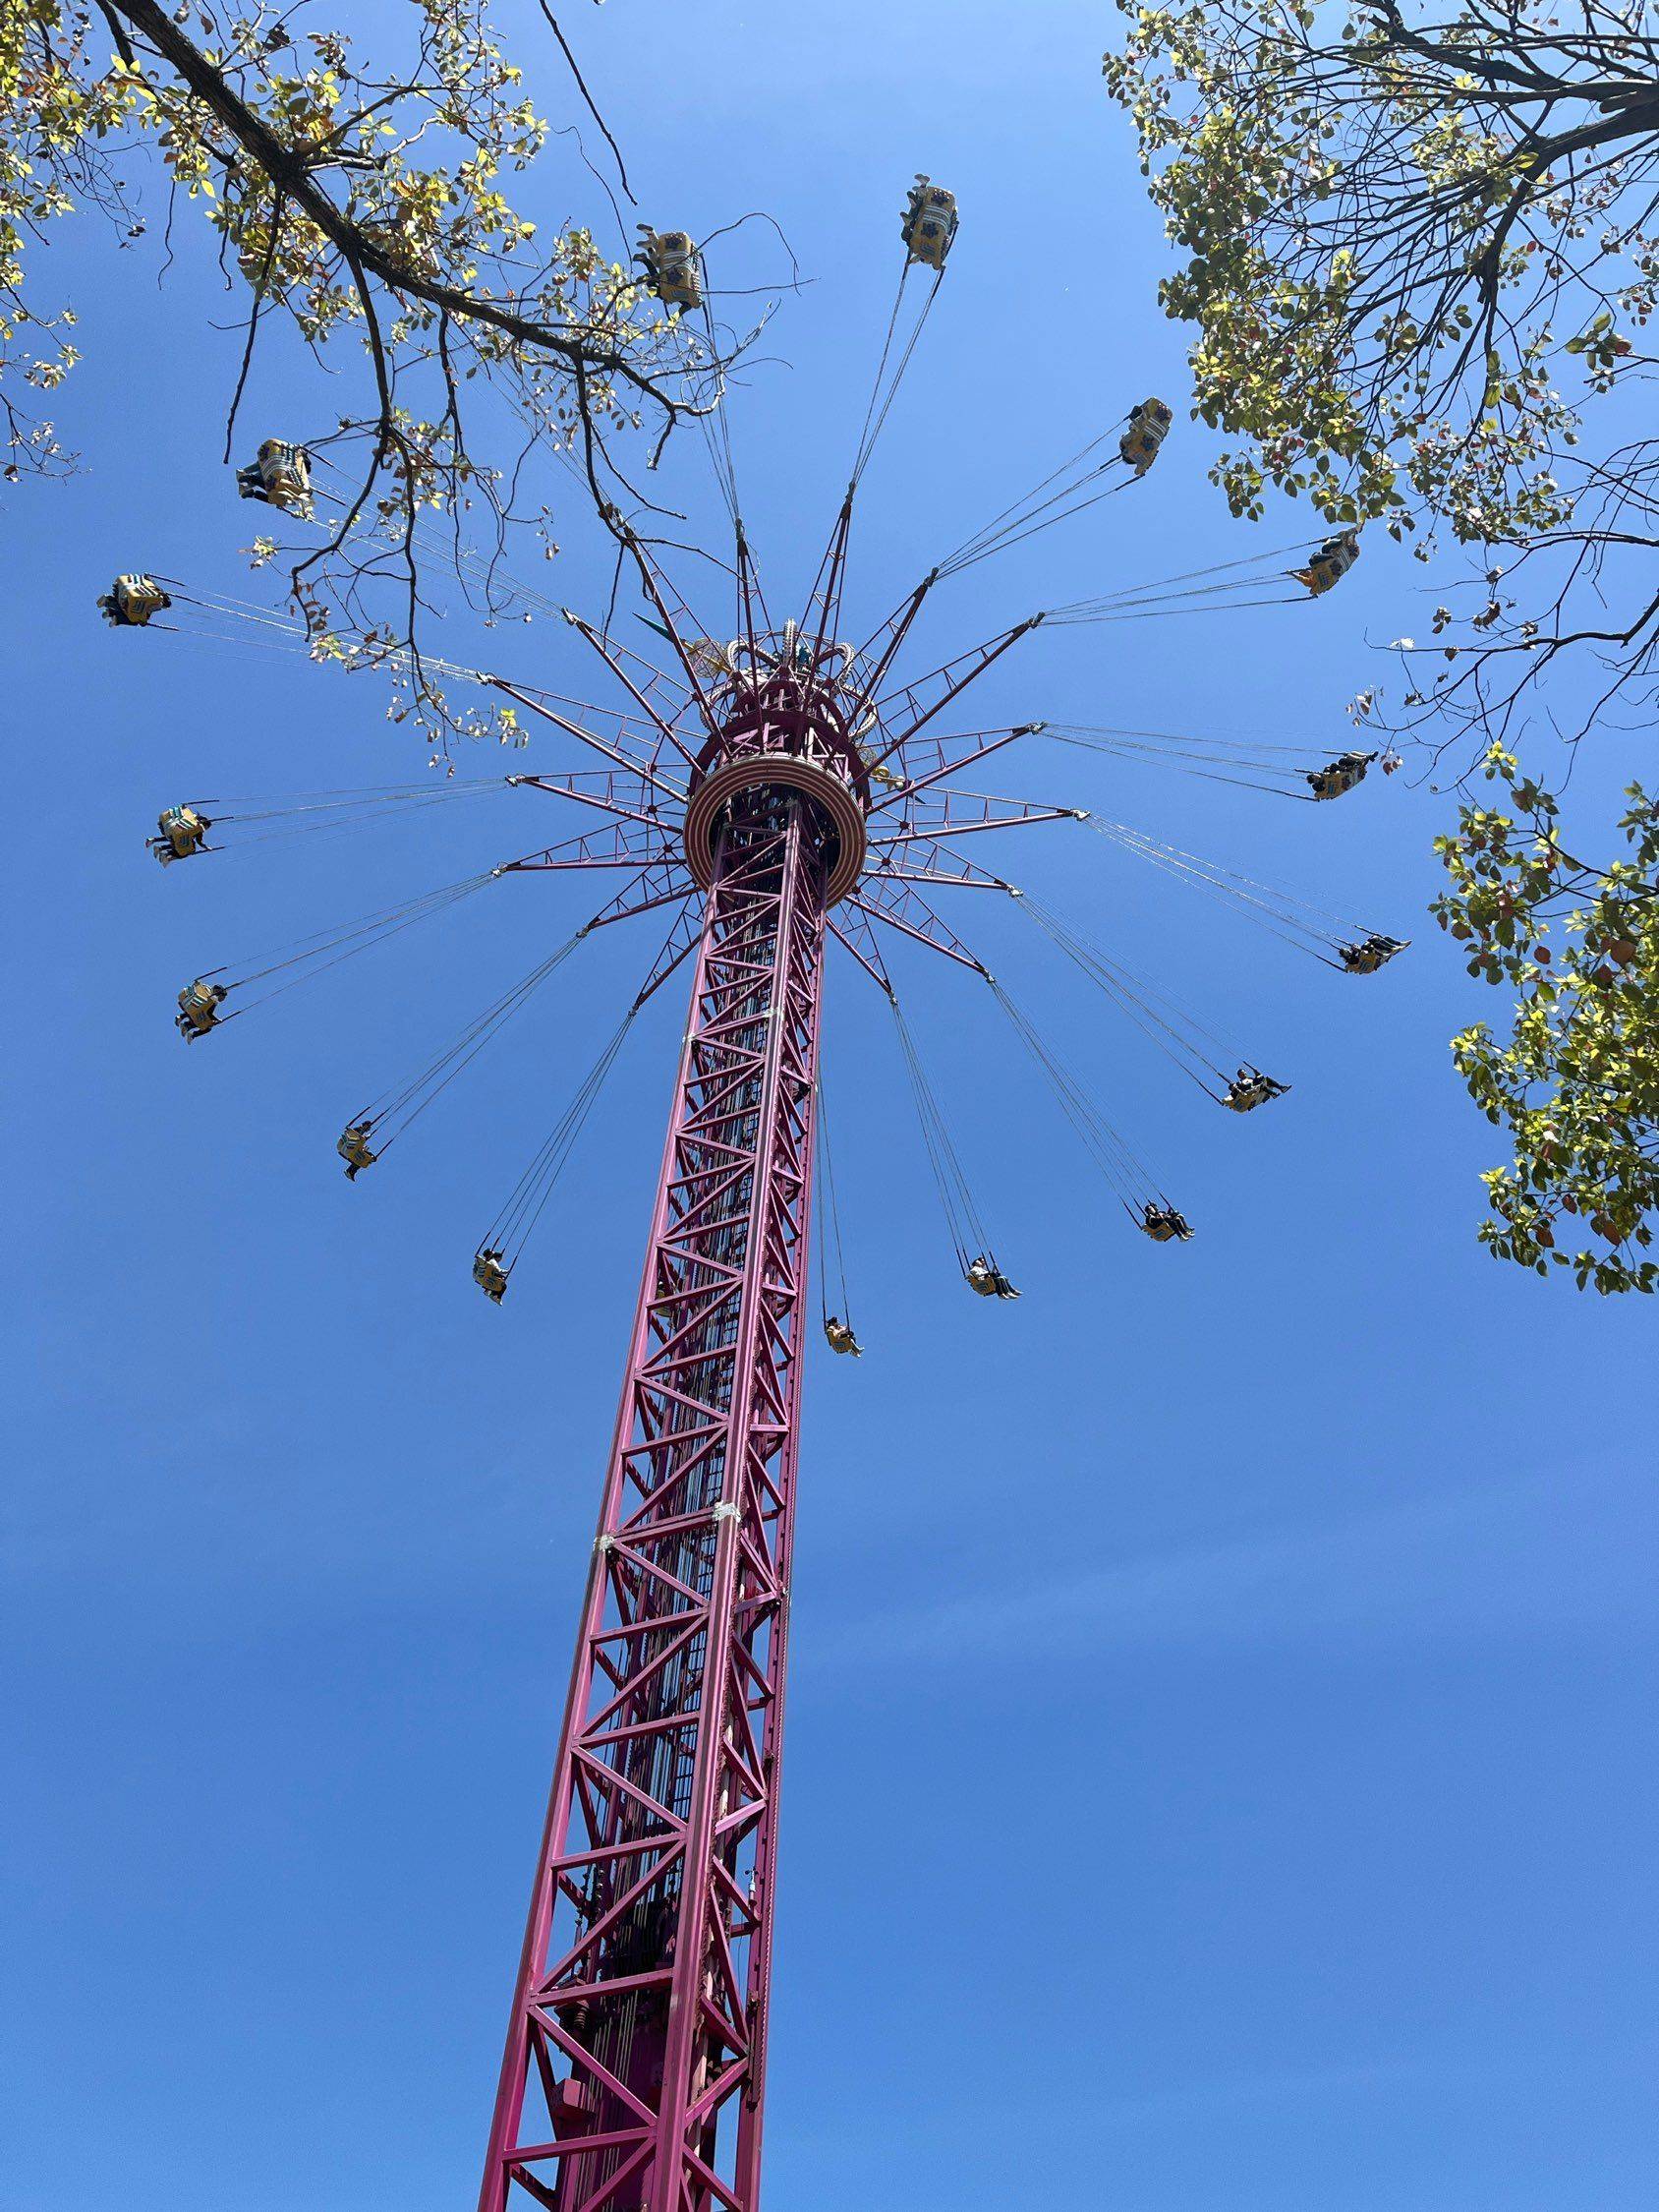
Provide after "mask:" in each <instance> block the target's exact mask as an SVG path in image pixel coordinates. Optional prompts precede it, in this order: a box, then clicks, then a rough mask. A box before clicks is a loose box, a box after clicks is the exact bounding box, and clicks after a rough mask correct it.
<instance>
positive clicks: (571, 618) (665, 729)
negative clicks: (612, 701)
mask: <svg viewBox="0 0 1659 2212" xmlns="http://www.w3.org/2000/svg"><path fill="white" fill-rule="evenodd" d="M564 618H565V620H566V621H567V622H568V623H569V624H570V626H571V628H572V629H573V630H575V631H576V632H577V634H578V636H580V637H584V638H586V639H587V641H588V643H589V644H590V645H591V646H592V647H593V649H594V651H595V652H596V653H597V654H598V655H599V657H600V659H601V661H602V662H603V663H604V665H605V667H606V668H607V669H609V670H610V672H611V674H612V675H613V676H614V677H615V678H616V680H617V682H618V683H619V684H620V685H621V686H622V688H623V690H624V691H626V692H627V694H628V696H629V698H630V699H632V700H633V702H634V704H635V705H636V706H637V707H638V708H639V709H640V712H641V713H642V714H643V715H644V716H645V718H646V720H647V721H648V722H649V723H650V724H651V726H652V728H654V729H655V730H656V731H657V735H658V748H659V749H660V746H661V745H663V744H667V745H671V746H672V747H673V749H674V751H675V752H676V753H678V754H679V756H680V758H681V760H683V761H684V762H685V764H686V766H687V767H688V768H695V767H696V765H697V755H696V754H695V753H694V752H693V751H692V750H691V748H690V746H689V745H687V743H686V741H685V739H684V738H683V737H682V736H681V735H680V733H679V731H678V730H677V729H676V728H674V725H673V721H672V720H670V719H669V718H668V716H667V715H666V714H665V713H664V711H663V710H662V709H661V708H659V707H658V706H657V704H656V703H655V701H654V700H653V699H652V697H651V691H652V689H653V687H654V685H655V683H656V681H657V678H656V675H655V673H654V674H653V675H651V676H649V677H648V678H647V679H646V681H645V683H644V684H638V683H636V682H635V681H634V679H633V677H632V676H631V675H630V674H629V673H628V671H627V669H624V668H623V666H622V656H621V653H620V651H619V650H617V649H613V648H612V646H611V643H610V641H609V639H608V638H604V637H601V635H600V633H599V631H598V630H596V629H595V627H594V625H593V623H592V622H589V621H585V620H584V619H583V617H582V616H581V615H580V614H573V613H572V612H571V611H570V609H569V608H568V607H567V608H566V609H565V611H564ZM682 658H683V656H682ZM677 712H678V710H676V716H677ZM716 734H717V732H716ZM653 765H654V766H655V763H654V764H653Z"/></svg>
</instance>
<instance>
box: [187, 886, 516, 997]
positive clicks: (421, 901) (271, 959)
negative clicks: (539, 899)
mask: <svg viewBox="0 0 1659 2212" xmlns="http://www.w3.org/2000/svg"><path fill="white" fill-rule="evenodd" d="M503 872H504V871H503V870H502V869H500V868H489V869H486V871H485V873H484V874H483V875H478V876H466V877H463V878H462V879H461V880H460V881H459V882H458V883H451V884H444V885H442V886H441V887H440V888H439V889H438V890H436V891H428V892H424V893H423V894H422V895H421V897H420V898H418V899H410V900H405V901H404V902H403V903H402V904H401V905H397V906H385V907H382V908H381V909H380V910H379V911H378V912H377V913H373V914H366V915H364V916H363V917H362V918H361V919H360V920H358V921H355V922H351V923H347V924H346V925H344V926H343V927H341V926H336V927H334V928H333V929H329V930H315V931H313V933H312V935H311V936H310V937H302V938H298V939H296V940H294V942H293V944H292V945H289V946H279V947H277V948H276V949H275V951H274V952H273V953H271V954H255V955H253V956H251V957H252V959H253V960H259V961H262V962H263V964H262V965H259V966H251V967H248V968H247V971H246V972H245V973H244V972H239V970H241V969H242V967H243V965H244V963H242V962H240V961H228V960H227V961H225V962H224V963H223V964H222V965H221V966H219V967H214V968H208V969H207V970H205V972H204V973H203V974H202V975H201V976H200V981H201V982H203V983H210V982H212V981H214V979H215V978H216V977H218V976H221V975H230V976H232V977H233V980H232V981H231V982H230V983H227V984H226V985H225V986H224V988H225V990H226V991H227V992H229V991H243V990H246V989H247V988H248V986H249V985H250V984H252V983H260V982H263V981H264V980H265V978H266V977H267V976H273V975H282V974H285V973H287V971H288V970H289V969H291V968H303V969H304V972H303V973H302V974H298V975H294V976H291V977H290V979H289V981H288V982H286V983H278V984H276V985H275V986H274V987H273V988H272V989H270V990H268V991H261V992H260V994H259V996H258V997H257V999H251V1000H250V1001H249V1002H248V1004H247V1005H246V1006H241V1007H237V1008H236V1009H235V1010H234V1011H233V1012H232V1013H230V1014H226V1015H221V1016H220V1017H219V1019H220V1022H221V1024H222V1023H223V1022H225V1021H234V1020H235V1019H237V1018H238V1016H240V1015H243V1014H252V1012H253V1011H254V1009H255V1007H257V1006H266V1005H268V1004H269V1002H270V1001H271V1000H272V999H276V998H280V997H281V996H282V995H283V993H284V992H285V991H292V990H293V989H294V988H295V987H296V986H297V985H298V984H301V983H309V982H311V981H313V980H314V979H315V977H316V976H318V975H321V974H324V973H325V972H326V971H327V970H328V969H329V968H331V967H338V966H339V965H340V963H341V961H342V960H352V959H354V958H355V957H356V956H357V955H358V954H359V953H366V952H368V950H369V949H370V947H371V946H372V945H380V944H384V943H385V941H386V940H387V939H388V938H390V937H396V936H398V935H400V934H401V933H402V931H404V930H406V929H411V928H413V927H414V925H415V924H416V923H417V922H421V921H426V920H428V919H429V917H430V916H431V915H433V914H437V913H443V912H445V911H447V910H448V908H450V907H451V906H457V905H459V904H460V902H462V900H463V899H469V898H471V896H472V895H473V893H474V892H476V891H482V890H483V889H484V887H485V885H486V884H487V883H493V882H495V881H496V879H497V878H498V877H499V876H500V875H501V874H502V873H503ZM310 962H315V963H316V964H315V965H309V964H308V963H310Z"/></svg>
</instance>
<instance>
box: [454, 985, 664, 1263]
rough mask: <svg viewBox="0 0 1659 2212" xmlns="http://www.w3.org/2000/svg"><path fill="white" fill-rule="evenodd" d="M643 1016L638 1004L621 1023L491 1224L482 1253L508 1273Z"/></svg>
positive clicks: (481, 1248)
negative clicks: (625, 1042) (639, 1016)
mask: <svg viewBox="0 0 1659 2212" xmlns="http://www.w3.org/2000/svg"><path fill="white" fill-rule="evenodd" d="M638 1012H639V1007H638V1004H637V1003H636V1004H635V1005H633V1006H631V1007H630V1008H629V1009H628V1011H627V1013H626V1014H625V1015H624V1016H623V1017H622V1019H621V1020H620V1021H619V1022H618V1023H617V1025H616V1028H615V1031H614V1032H613V1034H612V1035H611V1038H610V1041H609V1043H608V1044H606V1046H605V1047H604V1050H603V1051H602V1052H601V1054H600V1056H599V1058H598V1059H597V1060H596V1061H595V1062H594V1065H593V1066H592V1068H590V1069H589V1071H588V1073H587V1075H586V1076H585V1077H583V1079H582V1082H581V1085H580V1086H579V1088H578V1089H577V1092H576V1095H575V1097H574V1098H572V1100H571V1102H570V1104H569V1105H568V1106H567V1107H566V1108H565V1110H564V1112H563V1113H562V1114H561V1115H560V1117H559V1119H558V1121H557V1122H556V1123H555V1124H554V1125H553V1128H552V1129H551V1131H550V1132H549V1133H548V1135H547V1136H546V1137H545V1138H544V1139H543V1143H542V1145H541V1146H540V1148H539V1149H538V1151H537V1152H536V1155H535V1157H534V1158H533V1159H532V1160H531V1162H530V1165H529V1166H528V1167H527V1168H526V1169H525V1171H524V1173H523V1174H522V1175H521V1176H520V1177H519V1179H518V1181H517V1183H516V1184H515V1185H514V1186H513V1189H512V1192H511V1193H510V1195H509V1196H508V1198H507V1201H506V1203H505V1204H504V1205H503V1206H502V1208H501V1210H500V1211H499V1213H497V1214H496V1216H495V1219H494V1220H493V1221H492V1222H491V1223H490V1225H489V1228H488V1230H487V1231H486V1234H485V1237H484V1239H483V1242H482V1243H481V1244H480V1246H479V1250H480V1252H496V1253H498V1254H499V1255H500V1259H501V1265H502V1269H503V1271H504V1272H505V1273H506V1274H508V1275H511V1273H512V1271H513V1269H514V1267H515V1266H517V1264H518V1262H519V1260H520V1258H521V1257H522V1256H523V1253H524V1248H525V1246H526V1245H527V1244H528V1243H529V1242H530V1238H531V1234H532V1232H533V1231H534V1230H535V1227H536V1224H537V1223H538V1222H539V1221H540V1220H541V1218H542V1214H543V1208H544V1207H545V1206H546V1203H547V1200H548V1199H549V1198H550V1197H551V1195H552V1193H553V1190H554V1188H555V1186H556V1185H557V1183H558V1181H559V1178H560V1177H561V1176H562V1175H563V1173H564V1171H565V1168H566V1167H567V1166H568V1164H569V1161H570V1155H571V1153H572V1152H573V1151H574V1150H575V1148H576V1142H577V1139H578V1138H579V1137H580V1136H581V1135H582V1132H583V1130H584V1129H585V1128H586V1127H587V1124H588V1120H589V1117H590V1116H591V1115H592V1113H593V1111H594V1107H595V1105H596V1104H597V1103H598V1100H599V1095H600V1092H601V1090H602V1089H603V1088H604V1081H605V1077H607V1076H608V1075H609V1074H610V1071H611V1067H612V1065H613V1064H614V1062H615V1059H616V1056H617V1054H618V1053H619V1052H620V1051H621V1049H622V1044H623V1040H624V1039H625V1038H626V1036H627V1034H628V1031H629V1030H630V1029H631V1028H632V1027H633V1023H634V1017H635V1016H636V1015H637V1014H638Z"/></svg>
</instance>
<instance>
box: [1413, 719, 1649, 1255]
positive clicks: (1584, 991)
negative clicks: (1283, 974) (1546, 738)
mask: <svg viewBox="0 0 1659 2212" xmlns="http://www.w3.org/2000/svg"><path fill="white" fill-rule="evenodd" d="M1485 773H1486V775H1487V777H1488V778H1490V779H1491V780H1493V781H1494V782H1497V783H1500V784H1501V785H1502V786H1504V789H1503V794H1502V795H1503V799H1504V806H1503V808H1502V809H1500V808H1496V807H1485V806H1465V807H1464V808H1463V809H1462V811H1461V814H1460V817H1459V825H1458V829H1457V832H1456V834H1455V835H1453V836H1449V837H1443V838H1441V839H1440V840H1439V841H1438V849H1439V850H1440V852H1441V854H1442V857H1443V858H1444V860H1445V863H1446V867H1447V870H1448V872H1449V874H1450V876H1451V879H1452V888H1451V889H1450V890H1449V891H1448V892H1447V893H1446V894H1445V896H1444V897H1443V898H1441V899H1439V900H1437V901H1436V902H1435V913H1436V915H1437V917H1438V919H1439V921H1440V925H1441V927H1442V928H1443V929H1447V930H1450V932H1451V934H1452V935H1453V936H1454V937H1455V938H1457V939H1458V940H1459V943H1460V944H1461V945H1462V946H1463V947H1464V948H1465V950H1466V952H1467V954H1468V967H1469V973H1470V974H1471V975H1478V976H1481V977H1483V978H1484V979H1485V980H1486V981H1487V982H1488V983H1494V984H1508V985H1509V986H1510V988H1511V989H1512V990H1513V991H1514V992H1515V994H1516V1010H1515V1013H1514V1016H1513V1018H1512V1019H1511V1021H1510V1024H1509V1035H1508V1037H1507V1039H1504V1040H1500V1039H1499V1038H1497V1037H1496V1036H1494V1034H1493V1032H1492V1030H1491V1029H1490V1028H1489V1027H1488V1025H1487V1024H1486V1023H1485V1022H1477V1023H1476V1024H1475V1026H1474V1027H1473V1028H1470V1029H1466V1030H1464V1032H1463V1033H1462V1035H1461V1036H1459V1037H1456V1038H1454V1039H1453V1044H1452V1051H1453V1056H1454V1058H1455V1060H1456V1062H1457V1065H1458V1069H1459V1074H1460V1075H1461V1076H1462V1077H1463V1079H1464V1081H1465V1082H1466V1083H1467V1084H1468V1086H1469V1091H1470V1094H1471V1095H1472V1097H1473V1098H1474V1100H1475V1102H1476V1103H1477V1105H1479V1106H1480V1107H1481V1108H1482V1109H1483V1110H1484V1112H1485V1114H1486V1117H1487V1119H1488V1121H1490V1122H1493V1123H1495V1124H1497V1125H1498V1126H1500V1127H1502V1128H1504V1129H1507V1130H1508V1132H1509V1133H1510V1135H1511V1136H1512V1138H1513V1139H1514V1144H1515V1161H1514V1164H1513V1165H1512V1166H1509V1167H1503V1168H1494V1169H1493V1170H1492V1171H1491V1172H1490V1173H1489V1174H1488V1175H1487V1176H1486V1177H1485V1178H1484V1180H1485V1183H1486V1186H1487V1190H1488V1192H1489V1193H1490V1198H1491V1205H1492V1215H1491V1217H1490V1218H1489V1219H1488V1220H1487V1221H1486V1222H1484V1223H1483V1224H1482V1227H1481V1238H1482V1241H1483V1242H1484V1243H1485V1244H1486V1245H1488V1246H1489V1247H1490V1248H1491V1250H1492V1251H1493V1252H1496V1253H1497V1254H1498V1256H1499V1257H1500V1258H1503V1259H1514V1260H1518V1261H1519V1262H1520V1263H1521V1264H1522V1265H1524V1266H1531V1267H1535V1268H1536V1269H1537V1271H1538V1272H1539V1273H1540V1274H1545V1273H1547V1272H1548V1271H1549V1268H1550V1265H1551V1263H1552V1262H1553V1263H1554V1264H1555V1265H1556V1266H1558V1267H1571V1268H1572V1269H1573V1273H1574V1274H1575V1276H1576V1278H1577V1281H1578V1284H1579V1286H1580V1288H1582V1287H1583V1285H1584V1284H1586V1283H1594V1285H1595V1287H1596V1289H1597V1290H1599V1291H1623V1290H1642V1291H1651V1290H1652V1289H1653V1288H1654V1286H1655V1283H1656V1282H1659V1266H1656V1265H1655V1263H1654V1261H1653V1260H1651V1259H1649V1258H1647V1257H1646V1256H1645V1255H1646V1252H1647V1250H1648V1248H1649V1247H1650V1246H1651V1244H1652V1242H1653V1231H1652V1228H1651V1227H1650V1222H1651V1221H1652V1219H1653V1217H1654V1215H1655V1214H1656V1213H1659V901H1656V900H1655V898H1654V895H1653V884H1654V879H1655V875H1656V874H1659V799H1656V798H1653V797H1650V796H1649V795H1648V794H1647V792H1646V791H1644V790H1643V789H1642V787H1641V786H1640V785H1632V786H1630V791H1629V792H1628V793H1627V797H1628V799H1629V802H1630V804H1629V810H1628V812H1627V813H1626V814H1625V816H1624V818H1623V820H1622V821H1621V823H1620V830H1621V833H1622V834H1623V836H1624V838H1625V841H1626V843H1627V844H1628V846H1629V857H1628V858H1626V859H1622V860H1618V861H1615V862H1614V863H1613V864H1612V865H1610V866H1606V867H1602V866H1595V865H1591V864H1588V863H1586V862H1584V861H1582V860H1578V859H1575V858H1573V855H1572V854H1570V853H1569V852H1567V851H1566V850H1565V849H1564V848H1563V846H1562V844H1561V842H1560V821H1559V816H1560V809H1559V806H1558V804H1557V801H1556V800H1555V798H1554V797H1553V796H1552V795H1551V793H1550V792H1548V791H1546V790H1544V789H1543V788H1542V787H1541V786H1539V785H1537V784H1534V783H1533V782H1531V781H1530V779H1528V778H1526V777H1524V776H1523V775H1522V774H1521V773H1520V770H1519V767H1518V764H1517V763H1516V758H1515V755H1514V754H1513V753H1510V752H1508V751H1506V750H1505V749H1504V747H1503V746H1501V745H1495V746H1493V748H1492V750H1491V752H1490V753H1489V755H1488V757H1487V762H1486V769H1485ZM1570 1225H1571V1227H1570ZM1578 1233H1581V1234H1583V1235H1585V1236H1586V1237H1587V1238H1588V1239H1589V1242H1588V1243H1587V1244H1584V1245H1581V1246H1579V1247H1578V1248H1577V1249H1576V1250H1573V1251H1568V1250H1564V1249H1563V1242H1562V1241H1563V1239H1564V1238H1569V1239H1571V1238H1572V1237H1573V1236H1574V1234H1578Z"/></svg>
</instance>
